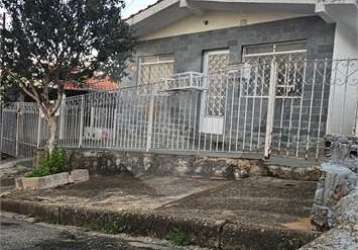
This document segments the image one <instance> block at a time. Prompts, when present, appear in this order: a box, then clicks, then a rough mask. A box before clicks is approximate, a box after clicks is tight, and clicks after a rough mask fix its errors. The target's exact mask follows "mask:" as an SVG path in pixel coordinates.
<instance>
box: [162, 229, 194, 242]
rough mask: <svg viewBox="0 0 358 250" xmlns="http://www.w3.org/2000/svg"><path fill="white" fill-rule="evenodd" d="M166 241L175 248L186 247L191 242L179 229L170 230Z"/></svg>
mask: <svg viewBox="0 0 358 250" xmlns="http://www.w3.org/2000/svg"><path fill="white" fill-rule="evenodd" d="M167 240H169V241H170V242H172V243H173V244H174V245H176V246H187V245H189V244H190V242H191V241H190V236H189V235H188V234H187V233H186V232H184V231H182V230H181V229H179V228H175V229H174V230H172V231H171V232H170V233H169V234H168V236H167Z"/></svg>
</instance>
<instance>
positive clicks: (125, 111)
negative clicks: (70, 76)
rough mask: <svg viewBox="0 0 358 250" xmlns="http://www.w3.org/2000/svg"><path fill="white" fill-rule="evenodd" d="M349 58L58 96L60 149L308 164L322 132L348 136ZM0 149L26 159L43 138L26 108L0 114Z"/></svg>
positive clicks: (355, 84) (256, 66)
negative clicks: (241, 156) (276, 158)
mask: <svg viewBox="0 0 358 250" xmlns="http://www.w3.org/2000/svg"><path fill="white" fill-rule="evenodd" d="M357 95H358V60H335V61H332V60H293V61H280V62H278V61H275V60H272V61H271V62H269V63H250V64H244V65H239V66H237V67H230V69H229V70H225V71H221V72H216V73H214V74H210V75H203V74H201V73H195V72H188V73H181V74H177V75H174V76H173V77H172V78H169V79H163V80H161V81H159V82H157V83H153V84H146V85H139V86H136V87H130V88H122V89H120V90H119V91H116V92H110V93H108V92H95V93H89V94H86V95H81V96H75V97H71V98H66V99H65V101H64V102H63V105H62V107H61V110H60V112H59V117H58V127H59V131H58V143H59V145H61V146H62V147H75V148H81V147H82V148H102V149H103V148H105V149H116V150H123V151H143V152H144V151H145V152H163V151H165V152H172V153H179V152H189V153H200V152H205V153H227V154H230V153H231V154H238V153H254V154H259V155H262V156H263V155H264V156H266V157H268V156H270V155H271V154H275V155H284V156H288V157H295V158H306V159H313V158H315V159H318V158H319V157H320V156H321V154H322V153H323V147H322V146H323V143H324V138H325V136H326V135H327V134H334V135H346V136H354V135H356V133H357V129H356V125H357V116H356V112H357ZM1 127H2V129H1V131H2V132H1V134H2V140H1V142H2V143H1V144H2V150H3V152H5V153H7V154H10V155H26V156H29V155H31V154H32V151H33V150H34V149H36V148H37V147H40V146H42V145H43V144H44V142H45V141H46V138H47V130H46V121H45V120H44V118H43V117H42V116H41V114H40V113H39V112H38V109H37V107H36V105H34V104H29V103H17V104H12V105H10V106H8V107H6V108H5V109H4V110H3V113H2V126H1Z"/></svg>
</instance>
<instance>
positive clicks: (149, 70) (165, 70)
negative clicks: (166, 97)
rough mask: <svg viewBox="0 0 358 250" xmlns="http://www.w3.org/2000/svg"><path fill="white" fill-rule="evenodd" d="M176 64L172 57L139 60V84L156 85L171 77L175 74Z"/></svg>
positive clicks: (163, 56) (149, 57)
mask: <svg viewBox="0 0 358 250" xmlns="http://www.w3.org/2000/svg"><path fill="white" fill-rule="evenodd" d="M174 62H175V61H174V57H173V56H172V55H162V56H146V57H141V58H139V68H138V84H139V85H142V84H150V83H156V82H159V81H160V80H161V79H163V78H168V77H171V76H172V75H173V73H174Z"/></svg>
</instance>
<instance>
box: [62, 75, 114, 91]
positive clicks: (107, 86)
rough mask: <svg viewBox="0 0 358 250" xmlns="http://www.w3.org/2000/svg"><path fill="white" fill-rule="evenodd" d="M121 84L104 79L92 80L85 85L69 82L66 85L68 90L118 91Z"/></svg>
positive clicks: (84, 83)
mask: <svg viewBox="0 0 358 250" xmlns="http://www.w3.org/2000/svg"><path fill="white" fill-rule="evenodd" d="M118 88H119V84H118V83H116V82H115V81H113V80H111V79H110V78H109V77H106V78H103V79H97V78H91V79H88V80H87V81H85V82H83V83H75V82H68V83H66V84H65V89H66V90H102V91H113V90H118Z"/></svg>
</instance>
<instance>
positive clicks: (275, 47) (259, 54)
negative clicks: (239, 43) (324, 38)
mask: <svg viewBox="0 0 358 250" xmlns="http://www.w3.org/2000/svg"><path fill="white" fill-rule="evenodd" d="M293 42H294V41H293ZM297 42H299V41H297ZM283 43H285V42H278V43H269V44H272V52H263V53H250V54H247V48H248V47H254V46H255V45H246V46H244V47H243V53H242V58H243V61H244V62H245V58H250V57H260V56H277V55H287V54H301V53H307V49H299V50H287V51H277V45H280V44H283ZM257 46H260V44H257Z"/></svg>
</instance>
